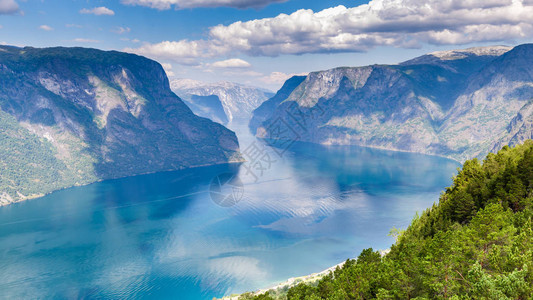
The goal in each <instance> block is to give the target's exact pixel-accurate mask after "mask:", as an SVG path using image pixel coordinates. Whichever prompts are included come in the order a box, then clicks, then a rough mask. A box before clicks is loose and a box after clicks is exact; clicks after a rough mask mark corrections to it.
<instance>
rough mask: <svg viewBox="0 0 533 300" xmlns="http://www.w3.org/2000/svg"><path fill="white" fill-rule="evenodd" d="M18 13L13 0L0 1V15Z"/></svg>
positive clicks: (16, 5) (17, 7) (17, 6)
mask: <svg viewBox="0 0 533 300" xmlns="http://www.w3.org/2000/svg"><path fill="white" fill-rule="evenodd" d="M18 11H19V5H18V4H17V2H15V0H0V15H10V14H14V13H17V12H18Z"/></svg>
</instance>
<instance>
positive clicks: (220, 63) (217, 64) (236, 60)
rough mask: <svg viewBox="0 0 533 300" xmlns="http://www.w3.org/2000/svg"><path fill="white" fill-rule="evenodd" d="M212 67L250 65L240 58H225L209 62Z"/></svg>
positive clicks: (245, 66) (247, 66)
mask: <svg viewBox="0 0 533 300" xmlns="http://www.w3.org/2000/svg"><path fill="white" fill-rule="evenodd" d="M211 66H212V67H213V68H249V67H251V66H252V65H251V64H250V63H249V62H247V61H245V60H242V59H240V58H232V59H226V60H222V61H217V62H214V63H212V64H211Z"/></svg>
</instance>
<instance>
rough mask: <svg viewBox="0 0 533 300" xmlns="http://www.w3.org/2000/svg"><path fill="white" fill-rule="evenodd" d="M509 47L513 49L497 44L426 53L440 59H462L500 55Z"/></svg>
mask: <svg viewBox="0 0 533 300" xmlns="http://www.w3.org/2000/svg"><path fill="white" fill-rule="evenodd" d="M511 49H513V47H509V46H503V45H497V46H487V47H472V48H467V49H459V50H448V51H435V52H431V53H428V55H432V56H435V57H437V58H439V59H441V60H454V59H463V58H466V57H467V56H470V55H476V56H500V55H502V54H504V53H505V52H507V51H509V50H511Z"/></svg>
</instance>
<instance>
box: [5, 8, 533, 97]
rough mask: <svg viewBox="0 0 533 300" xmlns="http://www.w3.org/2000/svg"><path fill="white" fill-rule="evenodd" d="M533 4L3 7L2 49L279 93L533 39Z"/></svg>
mask: <svg viewBox="0 0 533 300" xmlns="http://www.w3.org/2000/svg"><path fill="white" fill-rule="evenodd" d="M532 15H533V0H461V1H459V0H372V1H370V2H369V1H348V0H327V1H326V0H287V1H284V0H116V1H113V0H108V1H103V0H99V1H98V0H97V1H94V0H79V1H76V0H72V1H70V0H61V1H60V0H24V1H23V0H0V42H1V43H3V44H10V45H17V46H34V47H47V46H58V45H61V46H83V47H94V48H100V49H105V50H111V49H113V50H123V51H128V52H133V53H138V54H141V55H145V56H147V57H150V58H153V59H156V60H158V61H159V62H161V63H162V64H164V66H165V68H166V69H167V70H168V74H169V76H170V77H177V78H192V79H197V80H204V81H218V80H228V81H235V82H240V83H246V84H251V85H255V86H261V87H265V88H269V89H273V90H275V89H277V88H279V86H280V85H281V84H282V83H283V81H284V80H285V79H286V78H287V77H288V76H290V75H292V74H303V73H307V72H311V71H317V70H323V69H328V68H333V67H338V66H360V65H367V64H374V63H397V62H400V61H403V60H406V59H409V58H412V57H415V56H417V55H421V54H423V53H427V52H431V51H436V50H447V49H456V48H465V47H471V46H483V45H493V44H507V45H516V44H519V43H524V42H529V41H531V40H532V37H533V21H532V20H531V19H532V18H531V16H532Z"/></svg>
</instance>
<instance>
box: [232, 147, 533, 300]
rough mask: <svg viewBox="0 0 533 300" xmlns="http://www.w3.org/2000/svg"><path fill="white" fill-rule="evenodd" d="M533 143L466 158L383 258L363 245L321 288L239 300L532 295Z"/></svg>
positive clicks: (294, 289) (307, 287)
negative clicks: (480, 157) (438, 196)
mask: <svg viewBox="0 0 533 300" xmlns="http://www.w3.org/2000/svg"><path fill="white" fill-rule="evenodd" d="M532 218H533V142H532V141H527V142H526V143H524V145H521V146H517V147H516V148H512V149H511V148H509V147H504V148H503V149H502V150H501V151H500V152H499V153H498V154H489V155H488V156H487V158H486V159H485V161H484V162H483V164H481V163H480V162H479V161H478V160H477V159H474V160H470V161H467V162H466V163H465V164H464V166H463V168H462V170H461V171H460V172H459V174H458V175H457V176H456V177H455V178H454V182H453V185H452V186H451V187H449V188H447V189H446V191H445V192H444V193H443V194H442V196H441V199H440V201H439V204H435V205H433V207H431V208H430V209H428V210H426V211H425V212H423V213H422V214H421V215H420V216H418V215H417V216H416V217H415V218H414V220H413V221H412V223H411V225H410V226H409V228H407V230H405V231H400V230H396V229H395V230H393V231H392V234H393V235H394V236H395V237H396V238H397V240H396V243H395V244H394V245H393V246H392V247H391V250H390V252H389V253H388V254H387V255H385V256H383V257H382V256H381V255H380V254H379V253H378V252H376V251H373V250H372V249H366V250H364V251H363V252H362V253H361V254H360V255H359V257H358V258H357V260H348V261H346V263H345V264H344V265H343V266H342V267H340V268H337V269H336V270H335V271H333V272H332V273H330V274H329V275H328V276H326V277H324V278H322V279H321V280H320V281H319V282H318V284H316V285H306V284H298V285H296V286H294V287H292V288H290V289H289V290H288V291H287V292H286V293H271V294H269V293H265V294H262V295H252V294H249V293H248V294H243V295H241V297H240V298H239V299H291V300H293V299H302V300H303V299H308V300H310V299H533V221H532Z"/></svg>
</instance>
